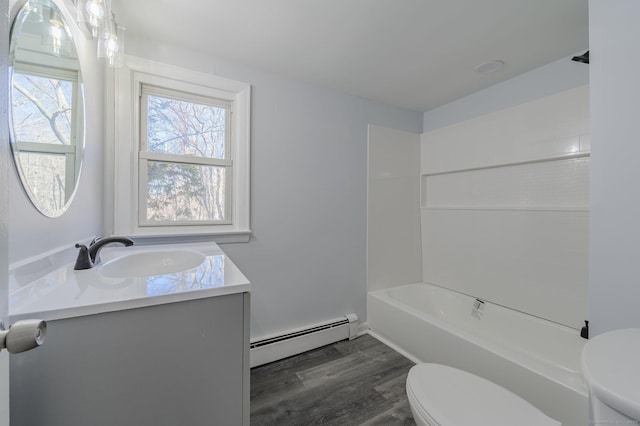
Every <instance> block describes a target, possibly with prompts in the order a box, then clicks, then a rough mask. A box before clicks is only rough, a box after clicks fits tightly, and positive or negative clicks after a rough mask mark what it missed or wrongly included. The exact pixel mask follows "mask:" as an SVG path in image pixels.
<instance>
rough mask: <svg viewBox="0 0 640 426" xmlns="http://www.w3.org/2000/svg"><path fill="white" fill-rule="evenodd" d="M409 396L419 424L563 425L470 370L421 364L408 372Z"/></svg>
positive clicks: (460, 425) (422, 425) (419, 425)
mask: <svg viewBox="0 0 640 426" xmlns="http://www.w3.org/2000/svg"><path fill="white" fill-rule="evenodd" d="M407 398H408V399H409V406H410V407H411V413H413V418H414V420H415V422H416V424H417V425H418V426H466V425H474V426H485V425H486V426H513V425H518V426H529V425H531V426H559V425H560V424H561V423H560V422H559V421H557V420H554V419H552V418H550V417H548V416H547V415H545V414H544V413H543V412H542V411H540V410H539V409H537V408H536V407H534V406H533V405H531V404H530V403H528V402H527V401H525V400H524V399H522V398H520V397H519V396H517V395H516V394H514V393H512V392H510V391H508V390H506V389H504V388H502V387H500V386H498V385H496V384H495V383H493V382H490V381H488V380H486V379H483V378H482V377H478V376H475V375H473V374H471V373H467V372H466V371H462V370H458V369H456V368H453V367H448V366H446V365H440V364H418V365H415V366H414V367H412V368H411V370H409V375H408V376H407Z"/></svg>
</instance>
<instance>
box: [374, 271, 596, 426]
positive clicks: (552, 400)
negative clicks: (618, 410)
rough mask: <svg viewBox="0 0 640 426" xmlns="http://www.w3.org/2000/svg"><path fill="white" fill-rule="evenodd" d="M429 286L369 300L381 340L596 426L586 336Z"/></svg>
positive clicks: (574, 422) (572, 423)
mask: <svg viewBox="0 0 640 426" xmlns="http://www.w3.org/2000/svg"><path fill="white" fill-rule="evenodd" d="M474 304H475V305H478V303H477V302H476V299H475V298H473V297H470V296H466V295H463V294H460V293H457V292H454V291H450V290H447V289H444V288H441V287H438V286H435V285H432V284H428V283H415V284H406V285H402V286H397V287H392V288H388V289H383V290H376V291H372V292H369V293H368V295H367V318H368V323H369V328H370V332H371V334H372V335H373V336H375V337H377V338H379V339H380V340H382V341H383V342H385V343H387V344H389V345H390V346H391V347H393V348H395V349H396V350H398V351H399V352H401V353H403V354H404V355H406V356H407V357H408V358H409V359H411V360H412V361H414V362H435V363H440V364H446V365H450V366H452V367H456V368H460V369H462V370H466V371H469V372H471V373H473V374H476V375H478V376H482V377H484V378H486V379H488V380H491V381H492V382H494V383H497V384H499V385H500V386H503V387H504V388H507V389H509V390H511V391H512V392H514V393H516V394H518V395H520V396H521V397H523V398H524V399H526V400H527V401H529V402H530V403H532V404H533V405H535V406H536V407H538V408H539V409H540V410H542V411H544V412H545V413H546V414H547V415H548V416H550V417H553V418H554V419H557V420H559V421H561V422H562V424H563V425H565V426H584V425H586V424H588V413H589V399H588V391H587V386H586V384H585V382H584V379H583V377H582V373H581V370H580V354H581V351H582V347H583V346H584V344H585V342H586V340H584V339H582V338H581V337H580V335H579V332H578V330H575V329H573V328H570V327H565V326H562V325H559V324H556V323H553V322H550V321H546V320H543V319H540V318H537V317H534V316H531V315H528V314H524V313H521V312H518V311H514V310H512V309H508V308H505V307H502V306H499V305H495V304H492V303H489V302H486V301H485V302H484V303H481V304H479V305H480V308H479V309H474Z"/></svg>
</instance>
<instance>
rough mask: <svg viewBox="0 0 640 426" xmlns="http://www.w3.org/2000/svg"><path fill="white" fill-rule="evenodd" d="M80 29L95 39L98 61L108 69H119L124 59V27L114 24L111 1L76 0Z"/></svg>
mask: <svg viewBox="0 0 640 426" xmlns="http://www.w3.org/2000/svg"><path fill="white" fill-rule="evenodd" d="M76 11H77V21H78V24H80V28H81V29H82V30H83V31H84V32H85V33H86V34H87V35H88V36H89V37H90V38H92V39H96V40H97V42H98V45H97V56H98V59H99V60H100V61H102V62H104V63H105V64H106V65H107V66H108V67H112V68H114V67H120V66H122V61H123V57H124V30H125V28H124V27H121V26H119V25H118V24H117V23H116V19H115V15H114V14H113V13H112V11H111V0H77V1H76Z"/></svg>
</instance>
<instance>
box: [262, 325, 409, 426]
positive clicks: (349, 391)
mask: <svg viewBox="0 0 640 426" xmlns="http://www.w3.org/2000/svg"><path fill="white" fill-rule="evenodd" d="M412 366H413V363H412V362H411V361H409V360H408V359H406V358H405V357H403V356H402V355H400V354H398V353H397V352H395V351H394V350H392V349H391V348H389V347H388V346H386V345H384V344H382V343H381V342H379V341H378V340H376V339H374V338H373V337H371V336H369V335H363V336H360V337H358V338H356V339H354V340H351V341H342V342H338V343H335V344H333V345H328V346H324V347H322V348H318V349H315V350H312V351H309V352H305V353H303V354H300V355H297V356H293V357H290V358H286V359H283V360H280V361H276V362H273V363H271V364H267V365H263V366H260V367H256V368H254V369H252V370H251V424H252V425H256V426H258V425H278V426H281V425H296V426H297V425H305V426H306V425H367V426H371V425H379V426H391V425H415V423H414V421H413V417H412V416H411V410H410V409H409V404H408V402H407V395H406V392H405V380H406V378H407V372H408V371H409V369H410V368H411V367H412Z"/></svg>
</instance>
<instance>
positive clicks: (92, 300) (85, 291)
mask: <svg viewBox="0 0 640 426" xmlns="http://www.w3.org/2000/svg"><path fill="white" fill-rule="evenodd" d="M171 252H177V253H181V252H182V253H189V252H195V253H201V254H202V256H203V261H202V263H201V264H200V265H199V266H197V267H195V268H189V269H187V270H185V271H181V272H174V273H163V274H161V275H160V274H156V275H143V274H139V273H138V274H134V275H143V276H130V277H122V278H115V277H114V274H113V273H112V271H113V269H116V268H113V263H112V262H113V261H114V260H115V259H118V258H122V257H124V256H132V257H135V256H137V255H141V254H143V253H157V256H158V258H161V257H162V256H163V255H164V254H165V253H171ZM100 257H101V258H102V261H101V263H99V264H98V265H96V266H95V267H93V268H92V269H86V270H82V271H74V270H73V266H74V264H73V262H68V263H67V264H63V265H61V266H60V267H58V268H53V270H52V271H50V272H48V273H47V274H46V275H44V276H42V277H40V278H38V279H35V280H34V281H32V282H28V283H22V284H21V283H19V280H18V279H17V276H19V275H21V272H22V270H23V269H25V268H26V269H28V268H29V267H30V266H29V265H24V266H21V267H18V268H13V270H12V271H11V283H10V289H11V291H10V294H9V315H10V316H11V318H12V321H15V320H18V319H21V318H26V317H27V316H29V317H34V318H35V317H37V318H41V319H44V320H54V319H61V318H72V317H77V316H84V315H94V314H99V313H104V312H113V311H119V310H123V309H133V308H140V307H145V306H153V305H159V304H165V303H173V302H180V301H186V300H193V299H202V298H208V297H215V296H222V295H227V294H237V293H244V292H248V291H249V290H250V283H249V281H248V280H247V278H246V277H245V276H244V275H243V274H242V272H240V270H239V269H238V268H237V267H236V266H235V265H234V264H233V262H232V261H231V260H230V259H229V258H228V257H227V256H226V255H225V254H224V252H223V251H222V250H221V249H220V248H219V247H218V246H217V245H216V244H215V243H213V242H209V243H189V244H164V245H154V246H136V245H134V246H131V247H122V246H118V245H116V244H114V245H113V246H108V247H105V248H104V249H102V251H101V252H100ZM165 263H168V261H167V262H165Z"/></svg>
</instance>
